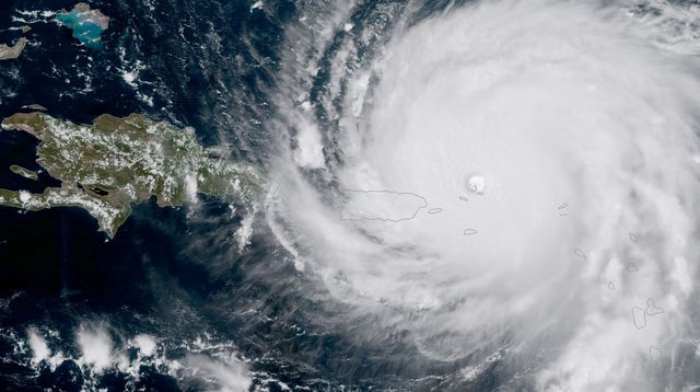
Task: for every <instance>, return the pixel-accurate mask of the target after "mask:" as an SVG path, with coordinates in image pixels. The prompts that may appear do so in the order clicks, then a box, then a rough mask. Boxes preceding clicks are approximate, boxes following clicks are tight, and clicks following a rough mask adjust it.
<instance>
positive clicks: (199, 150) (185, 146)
mask: <svg viewBox="0 0 700 392" xmlns="http://www.w3.org/2000/svg"><path fill="white" fill-rule="evenodd" d="M2 129H3V130H5V131H20V132H27V133H29V134H31V135H33V136H34V137H36V138H37V139H39V145H38V147H37V156H38V158H37V163H38V164H39V165H40V166H42V167H43V168H44V169H45V170H46V172H47V173H48V174H49V175H51V176H52V177H54V178H56V179H58V180H60V181H61V187H60V188H56V187H49V188H46V190H45V191H44V192H43V193H41V194H35V193H30V192H28V191H23V190H19V191H15V190H9V189H2V188H0V206H9V207H15V208H22V209H26V210H32V211H36V210H43V209H47V208H52V207H61V206H67V207H80V208H83V209H85V210H87V211H88V212H89V213H90V214H91V215H92V216H93V217H94V218H95V219H96V220H97V222H98V225H99V228H100V230H101V231H103V232H105V233H106V234H107V235H108V236H109V237H110V238H111V237H113V236H114V235H115V234H116V232H117V230H118V229H119V227H120V226H121V225H122V224H123V223H124V222H125V221H126V219H127V218H128V217H129V215H130V213H131V208H132V206H133V205H134V204H136V203H139V202H144V201H146V200H148V199H149V198H151V197H155V200H156V202H157V204H158V205H159V206H181V205H184V204H186V203H188V202H196V201H197V194H198V193H201V194H207V195H211V196H215V197H219V198H221V199H222V200H231V201H240V202H243V203H252V202H253V201H254V199H255V198H256V197H257V195H259V193H260V191H261V189H262V176H261V175H260V173H259V171H258V170H257V169H256V168H255V167H253V166H251V165H247V164H242V163H235V162H231V161H229V160H226V159H224V158H221V157H220V154H218V153H217V151H216V150H214V149H207V148H204V147H202V146H201V145H200V144H199V143H198V142H197V139H196V137H195V135H194V132H193V131H192V130H191V129H180V128H177V127H174V126H172V125H171V124H169V123H167V122H155V121H153V120H150V119H148V118H146V117H145V116H143V115H140V114H131V115H129V116H127V117H123V118H120V117H115V116H112V115H109V114H104V115H101V116H99V117H97V118H96V119H95V120H94V122H93V124H91V125H80V124H74V123H72V122H70V121H64V120H60V119H56V118H53V117H51V116H49V115H47V114H45V113H41V112H33V113H17V114H14V115H12V116H10V117H8V118H5V119H4V120H3V121H2ZM15 170H17V169H15ZM13 171H14V170H13ZM15 172H16V173H17V174H20V173H19V171H15ZM24 174H27V173H24Z"/></svg>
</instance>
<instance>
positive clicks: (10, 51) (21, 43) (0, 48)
mask: <svg viewBox="0 0 700 392" xmlns="http://www.w3.org/2000/svg"><path fill="white" fill-rule="evenodd" d="M28 42H29V40H27V39H26V38H24V37H20V38H19V39H18V40H17V42H15V44H14V45H7V44H0V60H14V59H16V58H18V57H19V56H20V55H21V54H22V51H24V48H25V47H26V46H27V43H28Z"/></svg>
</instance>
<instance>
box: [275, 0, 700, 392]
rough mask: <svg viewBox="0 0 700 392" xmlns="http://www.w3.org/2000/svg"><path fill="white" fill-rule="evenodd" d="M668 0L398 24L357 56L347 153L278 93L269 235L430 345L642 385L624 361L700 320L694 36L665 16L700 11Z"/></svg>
mask: <svg viewBox="0 0 700 392" xmlns="http://www.w3.org/2000/svg"><path fill="white" fill-rule="evenodd" d="M654 4H656V3H653V4H652V3H649V4H646V5H647V6H650V5H654ZM658 4H661V6H662V7H666V8H663V9H662V12H660V13H656V14H653V13H649V14H648V15H647V14H644V8H643V7H642V8H640V7H635V6H633V5H632V3H631V2H603V1H582V2H574V1H547V0H534V1H514V0H504V1H489V2H479V3H476V4H474V5H468V6H463V7H458V8H455V9H452V10H450V11H449V12H446V13H445V14H444V15H441V16H438V17H432V18H429V19H427V20H423V21H422V22H420V23H418V24H416V25H415V26H412V27H410V28H401V27H400V28H398V31H396V32H395V33H394V36H393V38H392V39H391V40H390V42H389V43H388V44H387V45H386V46H385V47H384V48H383V51H382V55H381V56H379V58H378V59H377V60H376V62H375V63H374V64H372V66H371V67H370V68H371V69H368V70H367V72H366V73H362V74H361V73H357V74H355V75H353V81H352V83H351V85H350V93H349V94H348V95H347V96H346V97H345V101H344V106H343V107H344V110H343V111H342V113H339V114H338V118H337V119H338V121H339V124H340V129H341V135H340V137H339V140H338V143H337V145H336V146H333V148H336V149H337V150H339V151H340V154H342V157H343V159H342V162H343V163H342V164H339V165H328V164H327V159H326V158H327V157H324V154H323V152H324V151H326V152H327V151H329V146H327V145H326V146H325V147H326V149H325V150H324V149H322V147H324V145H323V143H328V142H327V140H330V139H329V138H324V137H323V133H324V132H325V130H323V129H322V127H321V126H320V125H318V124H316V123H315V122H314V119H313V116H312V115H311V114H310V113H311V111H310V110H309V108H308V103H307V104H302V105H297V106H289V107H288V109H289V110H288V111H287V113H285V115H286V116H287V120H288V121H292V122H293V123H294V126H295V127H297V129H298V134H297V135H295V139H294V141H293V142H292V143H291V147H290V149H289V153H288V154H287V155H286V156H283V157H281V158H280V159H279V160H278V162H277V164H276V166H275V167H276V173H277V184H276V186H275V187H274V189H273V191H271V194H270V197H269V202H268V209H269V212H270V222H271V224H272V225H273V226H274V227H273V228H274V229H275V231H276V233H277V234H278V236H279V237H280V240H281V241H282V242H283V243H284V244H285V245H286V246H287V247H288V248H289V249H290V251H291V252H292V254H294V255H295V256H296V258H297V263H298V265H299V268H300V269H302V267H303V269H304V271H307V272H308V273H310V274H314V275H316V276H318V277H319V280H320V281H321V282H323V283H324V284H325V287H327V288H328V290H329V291H330V292H331V293H332V294H333V295H334V297H335V298H336V299H337V300H339V301H343V302H346V303H351V304H354V305H356V307H357V308H358V309H360V310H361V311H364V312H374V313H376V314H377V315H380V316H382V315H384V316H385V317H386V318H387V320H386V321H387V324H390V323H396V324H398V325H401V327H402V328H406V329H407V330H409V331H410V332H411V333H412V336H413V337H414V340H415V343H416V345H417V346H418V347H419V348H420V349H421V351H422V353H423V354H425V355H426V356H428V357H430V358H435V359H441V360H453V359H457V358H463V357H466V356H468V355H472V354H475V353H480V352H483V351H486V352H488V351H489V350H493V348H498V347H499V345H500V344H501V342H504V341H507V342H508V350H507V352H519V353H521V354H522V353H527V355H532V358H533V362H539V363H538V364H537V365H536V366H535V365H533V368H536V371H534V373H535V374H534V376H533V378H532V380H533V381H532V382H533V383H534V385H535V387H536V389H538V390H551V391H558V390H575V391H601V390H625V389H629V388H630V387H631V386H632V385H634V386H635V388H636V390H644V389H645V385H646V386H647V387H646V388H647V389H649V390H653V388H652V387H650V386H649V385H652V384H651V383H644V382H642V383H641V384H634V382H635V381H633V380H639V379H640V377H641V379H642V380H644V379H645V377H648V375H645V374H643V373H641V372H640V366H641V365H640V364H641V363H643V362H644V361H647V360H648V358H649V356H650V352H651V351H653V352H654V353H655V355H659V356H662V357H663V356H670V355H671V352H672V351H673V345H674V344H676V342H678V341H680V340H683V339H688V338H693V335H692V332H691V329H692V328H690V325H689V323H690V321H689V317H688V312H689V308H690V307H692V304H693V303H694V301H696V300H697V299H696V297H695V285H694V282H695V281H696V279H697V263H698V256H699V255H700V253H698V247H697V245H696V244H697V243H698V233H697V228H698V227H697V222H698V217H700V210H699V208H698V197H699V195H700V182H699V176H698V174H699V173H700V170H699V169H700V159H699V158H698V157H699V156H700V155H698V154H699V153H700V151H699V150H698V119H699V116H700V93H699V92H700V62H699V61H698V57H697V55H698V54H699V53H700V52H698V51H697V47H696V46H697V43H696V42H695V41H693V39H692V34H690V36H691V38H688V37H684V36H682V34H681V35H679V31H678V29H674V28H670V27H669V23H670V22H668V20H665V19H664V18H666V17H668V18H671V19H669V20H672V18H673V17H674V15H676V16H678V15H680V16H682V17H684V18H690V19H693V20H697V17H698V15H700V14H698V13H697V10H696V9H694V8H692V7H683V6H671V5H668V4H665V3H658ZM674 7H675V8H674ZM669 14H671V16H669ZM297 38H298V37H297ZM336 68H338V67H336ZM336 71H337V70H336ZM337 72H342V71H337ZM370 73H371V74H373V75H375V76H376V80H377V82H376V84H372V83H369V80H370V78H369V77H368V75H369V74H370ZM290 79H292V78H290ZM287 82H289V83H292V82H293V81H292V82H290V81H289V80H287ZM368 85H370V86H369V88H368ZM302 89H303V87H302ZM290 91H295V90H294V89H293V88H291V87H290V88H289V91H287V92H290ZM292 98H293V99H297V97H296V96H295V97H292ZM314 171H315V172H316V173H321V176H324V175H325V176H332V177H333V178H336V179H337V183H338V191H337V192H335V191H330V190H328V189H323V188H321V187H319V186H318V184H316V183H314V182H313V181H312V180H311V178H313V177H312V176H309V175H308V173H309V172H314ZM305 173H306V174H305ZM412 195H413V196H412ZM414 196H415V197H414ZM423 201H425V204H427V205H424V204H423ZM348 216H350V217H352V219H347V217H348ZM363 217H367V219H363ZM382 217H387V218H386V219H382ZM404 218H405V219H404ZM389 318H391V320H388V319H389ZM533 342H537V344H535V343H533ZM542 345H544V347H545V348H544V349H543V348H542ZM505 355H508V354H507V353H506V354H505ZM534 358H537V360H535V359H534ZM606 388H609V389H606Z"/></svg>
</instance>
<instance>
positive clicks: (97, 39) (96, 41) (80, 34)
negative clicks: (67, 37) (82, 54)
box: [56, 11, 104, 49]
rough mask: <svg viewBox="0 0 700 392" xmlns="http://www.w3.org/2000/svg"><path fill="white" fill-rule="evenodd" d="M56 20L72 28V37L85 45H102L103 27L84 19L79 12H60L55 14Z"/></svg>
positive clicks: (97, 46)
mask: <svg viewBox="0 0 700 392" xmlns="http://www.w3.org/2000/svg"><path fill="white" fill-rule="evenodd" d="M56 20H58V21H59V22H61V23H62V24H63V25H65V26H66V27H68V28H70V29H71V30H73V37H74V38H76V39H77V40H78V41H80V42H82V43H83V44H84V45H85V46H87V47H89V48H93V49H98V48H100V47H102V32H103V31H104V29H102V27H101V26H100V25H98V24H97V23H94V22H92V21H90V20H85V18H84V16H82V15H81V13H79V12H76V11H70V12H64V13H60V14H58V15H56Z"/></svg>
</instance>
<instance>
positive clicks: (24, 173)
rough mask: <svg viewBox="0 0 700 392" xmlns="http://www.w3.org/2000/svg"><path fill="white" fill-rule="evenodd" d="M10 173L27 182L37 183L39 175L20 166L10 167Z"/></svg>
mask: <svg viewBox="0 0 700 392" xmlns="http://www.w3.org/2000/svg"><path fill="white" fill-rule="evenodd" d="M10 171H11V172H13V173H15V174H17V175H18V176H20V177H24V178H26V179H28V180H32V181H38V180H39V174H38V173H37V172H35V171H32V170H29V169H27V168H26V167H22V166H20V165H10Z"/></svg>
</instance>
